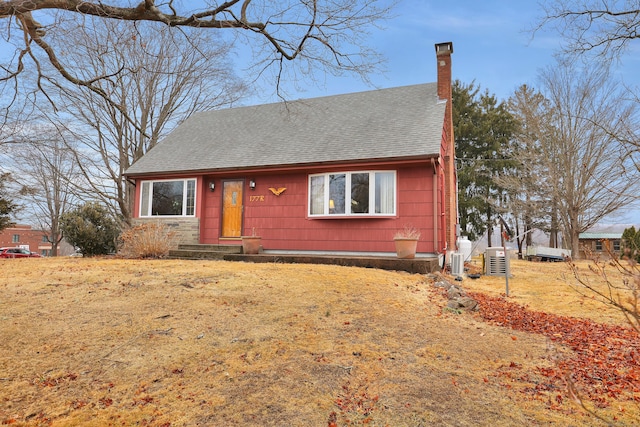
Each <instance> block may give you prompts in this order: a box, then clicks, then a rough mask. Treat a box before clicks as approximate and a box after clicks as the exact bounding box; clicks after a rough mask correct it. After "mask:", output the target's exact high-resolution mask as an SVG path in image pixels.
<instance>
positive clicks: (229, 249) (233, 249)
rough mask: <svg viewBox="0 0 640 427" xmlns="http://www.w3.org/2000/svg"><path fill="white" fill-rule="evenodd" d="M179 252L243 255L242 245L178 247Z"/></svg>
mask: <svg viewBox="0 0 640 427" xmlns="http://www.w3.org/2000/svg"><path fill="white" fill-rule="evenodd" d="M178 250H185V251H207V252H224V253H227V254H241V253H242V245H178Z"/></svg>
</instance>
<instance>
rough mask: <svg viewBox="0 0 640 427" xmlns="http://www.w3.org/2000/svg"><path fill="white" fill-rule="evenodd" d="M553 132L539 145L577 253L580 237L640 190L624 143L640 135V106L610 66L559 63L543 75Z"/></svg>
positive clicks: (565, 228)
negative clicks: (619, 82)
mask: <svg viewBox="0 0 640 427" xmlns="http://www.w3.org/2000/svg"><path fill="white" fill-rule="evenodd" d="M541 80H542V92H543V94H544V95H545V97H546V99H547V100H548V102H549V108H550V115H549V117H550V120H551V125H552V126H553V129H554V134H553V135H551V136H550V137H549V138H547V139H546V140H545V143H543V144H541V149H542V154H543V158H544V159H546V169H545V171H546V175H543V176H541V177H540V178H541V179H542V180H547V181H548V182H550V183H551V188H552V189H553V191H554V194H552V195H551V197H552V198H553V199H555V200H557V201H558V207H559V209H558V213H559V218H560V223H561V228H562V230H563V234H564V236H565V239H567V243H569V246H570V249H572V251H573V253H574V254H576V255H577V253H578V249H579V245H578V236H579V234H580V233H581V232H584V231H585V230H587V229H588V228H590V227H592V226H593V225H594V224H596V223H597V222H598V221H600V220H601V219H603V218H604V217H606V216H607V215H609V214H611V213H614V212H616V211H619V210H621V209H624V208H625V207H626V206H627V205H628V204H629V203H630V202H631V201H633V200H634V197H635V195H636V194H638V192H639V191H640V180H638V174H637V172H638V171H637V169H636V168H635V167H634V165H633V161H632V158H631V157H630V156H629V155H628V151H627V147H626V144H625V141H627V140H629V139H630V138H632V137H633V135H636V134H637V131H638V104H636V103H633V102H629V100H628V99H627V98H626V93H625V91H624V90H623V88H622V87H621V86H620V85H619V84H618V83H617V82H616V81H615V80H614V79H613V78H612V77H611V76H610V75H609V72H608V69H607V68H606V67H597V66H592V67H582V68H581V67H579V66H578V63H576V62H559V64H558V65H557V66H555V67H549V68H547V69H546V70H544V71H543V72H542V73H541Z"/></svg>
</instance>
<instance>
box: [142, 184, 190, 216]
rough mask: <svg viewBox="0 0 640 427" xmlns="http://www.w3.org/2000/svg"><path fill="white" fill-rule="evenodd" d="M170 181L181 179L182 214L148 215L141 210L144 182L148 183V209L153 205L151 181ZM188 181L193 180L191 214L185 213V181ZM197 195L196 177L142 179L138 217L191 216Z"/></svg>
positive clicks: (186, 193)
mask: <svg viewBox="0 0 640 427" xmlns="http://www.w3.org/2000/svg"><path fill="white" fill-rule="evenodd" d="M171 181H182V183H183V184H182V215H148V214H144V213H143V212H142V206H144V203H143V200H142V198H143V197H144V192H143V191H142V189H143V186H144V184H146V183H148V184H149V186H150V187H149V194H148V198H149V199H148V200H147V202H148V206H149V209H151V207H152V206H153V188H152V187H153V183H155V182H171ZM189 181H193V182H194V190H193V192H194V194H193V214H191V215H187V214H186V213H185V212H186V210H187V196H188V192H187V188H188V187H187V183H188V182H189ZM197 197H198V180H197V179H196V178H174V179H154V180H144V181H140V208H139V213H138V214H139V216H140V218H184V217H187V218H193V217H195V216H196V202H197Z"/></svg>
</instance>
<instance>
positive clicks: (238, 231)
mask: <svg viewBox="0 0 640 427" xmlns="http://www.w3.org/2000/svg"><path fill="white" fill-rule="evenodd" d="M243 185H244V181H224V183H223V188H222V236H221V237H240V236H241V235H242V187H243Z"/></svg>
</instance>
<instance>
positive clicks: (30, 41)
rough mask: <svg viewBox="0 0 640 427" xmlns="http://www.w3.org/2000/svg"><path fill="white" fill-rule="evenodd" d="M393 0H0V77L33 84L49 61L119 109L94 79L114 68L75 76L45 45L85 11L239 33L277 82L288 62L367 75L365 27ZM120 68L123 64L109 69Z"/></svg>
mask: <svg viewBox="0 0 640 427" xmlns="http://www.w3.org/2000/svg"><path fill="white" fill-rule="evenodd" d="M394 1H395V0H358V1H354V0H282V1H272V0H228V1H225V2H222V3H221V2H218V1H208V0H201V1H179V0H166V1H154V0H143V1H140V2H131V1H125V0H113V1H80V0H11V1H2V2H0V18H4V20H2V21H3V22H2V24H3V28H2V30H3V38H4V42H5V45H7V46H9V47H11V48H13V52H14V55H13V56H12V57H11V56H10V55H9V56H10V59H9V60H7V61H5V63H3V64H0V66H1V67H2V72H3V74H2V75H1V76H0V80H2V81H5V82H13V81H15V80H16V79H17V78H18V77H19V76H20V75H21V74H23V73H24V72H25V70H29V69H31V70H33V71H35V73H36V74H37V81H38V82H39V83H40V82H42V81H43V80H45V79H47V78H50V77H51V75H50V74H46V73H45V72H44V69H45V68H44V67H43V63H44V62H48V63H50V64H51V65H52V66H53V67H54V68H55V70H56V73H57V74H58V75H59V76H62V77H63V78H64V79H66V80H67V81H69V82H71V83H73V84H75V85H79V86H82V87H85V88H87V89H88V90H90V91H92V92H93V93H95V94H97V95H99V96H101V97H103V98H105V99H107V100H108V101H109V102H111V103H112V106H113V107H114V108H119V109H120V110H121V112H122V113H126V112H127V111H126V110H125V109H124V108H122V107H121V106H120V105H119V104H118V103H117V102H116V101H113V100H111V97H110V95H111V94H110V92H109V91H107V90H105V88H104V87H103V86H102V85H100V84H99V83H100V82H101V81H103V80H105V79H109V78H111V79H112V78H114V75H113V74H106V75H105V74H100V73H98V72H97V73H95V74H84V75H79V74H78V73H77V72H76V71H77V70H75V69H72V68H73V67H71V65H72V64H71V63H69V62H68V61H67V60H65V59H64V58H63V57H61V53H62V52H61V50H60V49H59V48H57V47H56V46H54V45H53V44H52V43H51V38H52V36H53V35H55V34H64V30H62V31H61V30H60V24H61V23H65V22H67V23H68V22H74V23H76V24H77V25H78V26H83V27H85V28H90V27H91V25H92V22H94V21H95V20H89V17H93V18H95V19H98V20H109V19H112V20H118V21H129V22H130V23H131V24H133V23H135V22H141V21H145V22H149V23H153V24H155V25H156V26H164V27H166V28H171V29H173V31H174V32H178V31H183V32H185V33H188V32H189V31H188V29H195V30H198V31H200V32H202V31H207V30H209V31H210V32H216V33H219V34H218V36H219V37H223V34H225V33H226V34H230V35H232V36H236V37H243V39H241V40H239V41H240V42H241V44H242V45H246V46H249V47H250V48H251V49H252V51H253V53H254V58H253V60H252V64H253V65H254V66H255V67H257V69H256V70H255V75H259V74H261V73H263V72H264V71H265V70H267V69H272V70H273V69H275V77H276V79H277V80H276V82H277V84H276V87H279V82H280V79H281V78H282V77H283V76H285V74H283V73H285V72H286V71H287V69H288V67H287V65H286V64H287V63H290V62H291V63H295V64H297V66H298V68H297V70H298V71H299V72H302V73H309V70H318V71H321V72H330V73H343V72H353V73H356V74H359V75H361V76H363V77H364V78H366V75H367V74H368V73H370V72H371V71H372V67H375V66H376V65H377V64H378V62H379V56H378V55H376V54H374V52H373V51H372V50H371V49H369V48H367V47H366V42H367V36H368V29H369V28H370V27H371V26H372V25H375V24H376V23H377V22H378V21H379V20H380V19H383V18H385V17H386V16H387V15H388V13H389V9H390V7H391V4H392V3H393V2H394ZM131 26H133V25H131ZM66 40H67V43H68V45H71V44H72V43H74V42H75V40H73V39H72V38H70V37H68V38H67V39H66ZM144 41H145V42H146V43H148V44H149V43H152V42H154V40H149V39H146V40H144ZM7 46H5V48H6V47H7ZM109 47H112V48H113V47H115V46H109ZM87 59H88V58H87ZM293 60H296V61H293ZM121 71H124V70H117V71H116V73H119V72H121ZM13 87H16V86H13ZM5 89H6V88H5Z"/></svg>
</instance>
